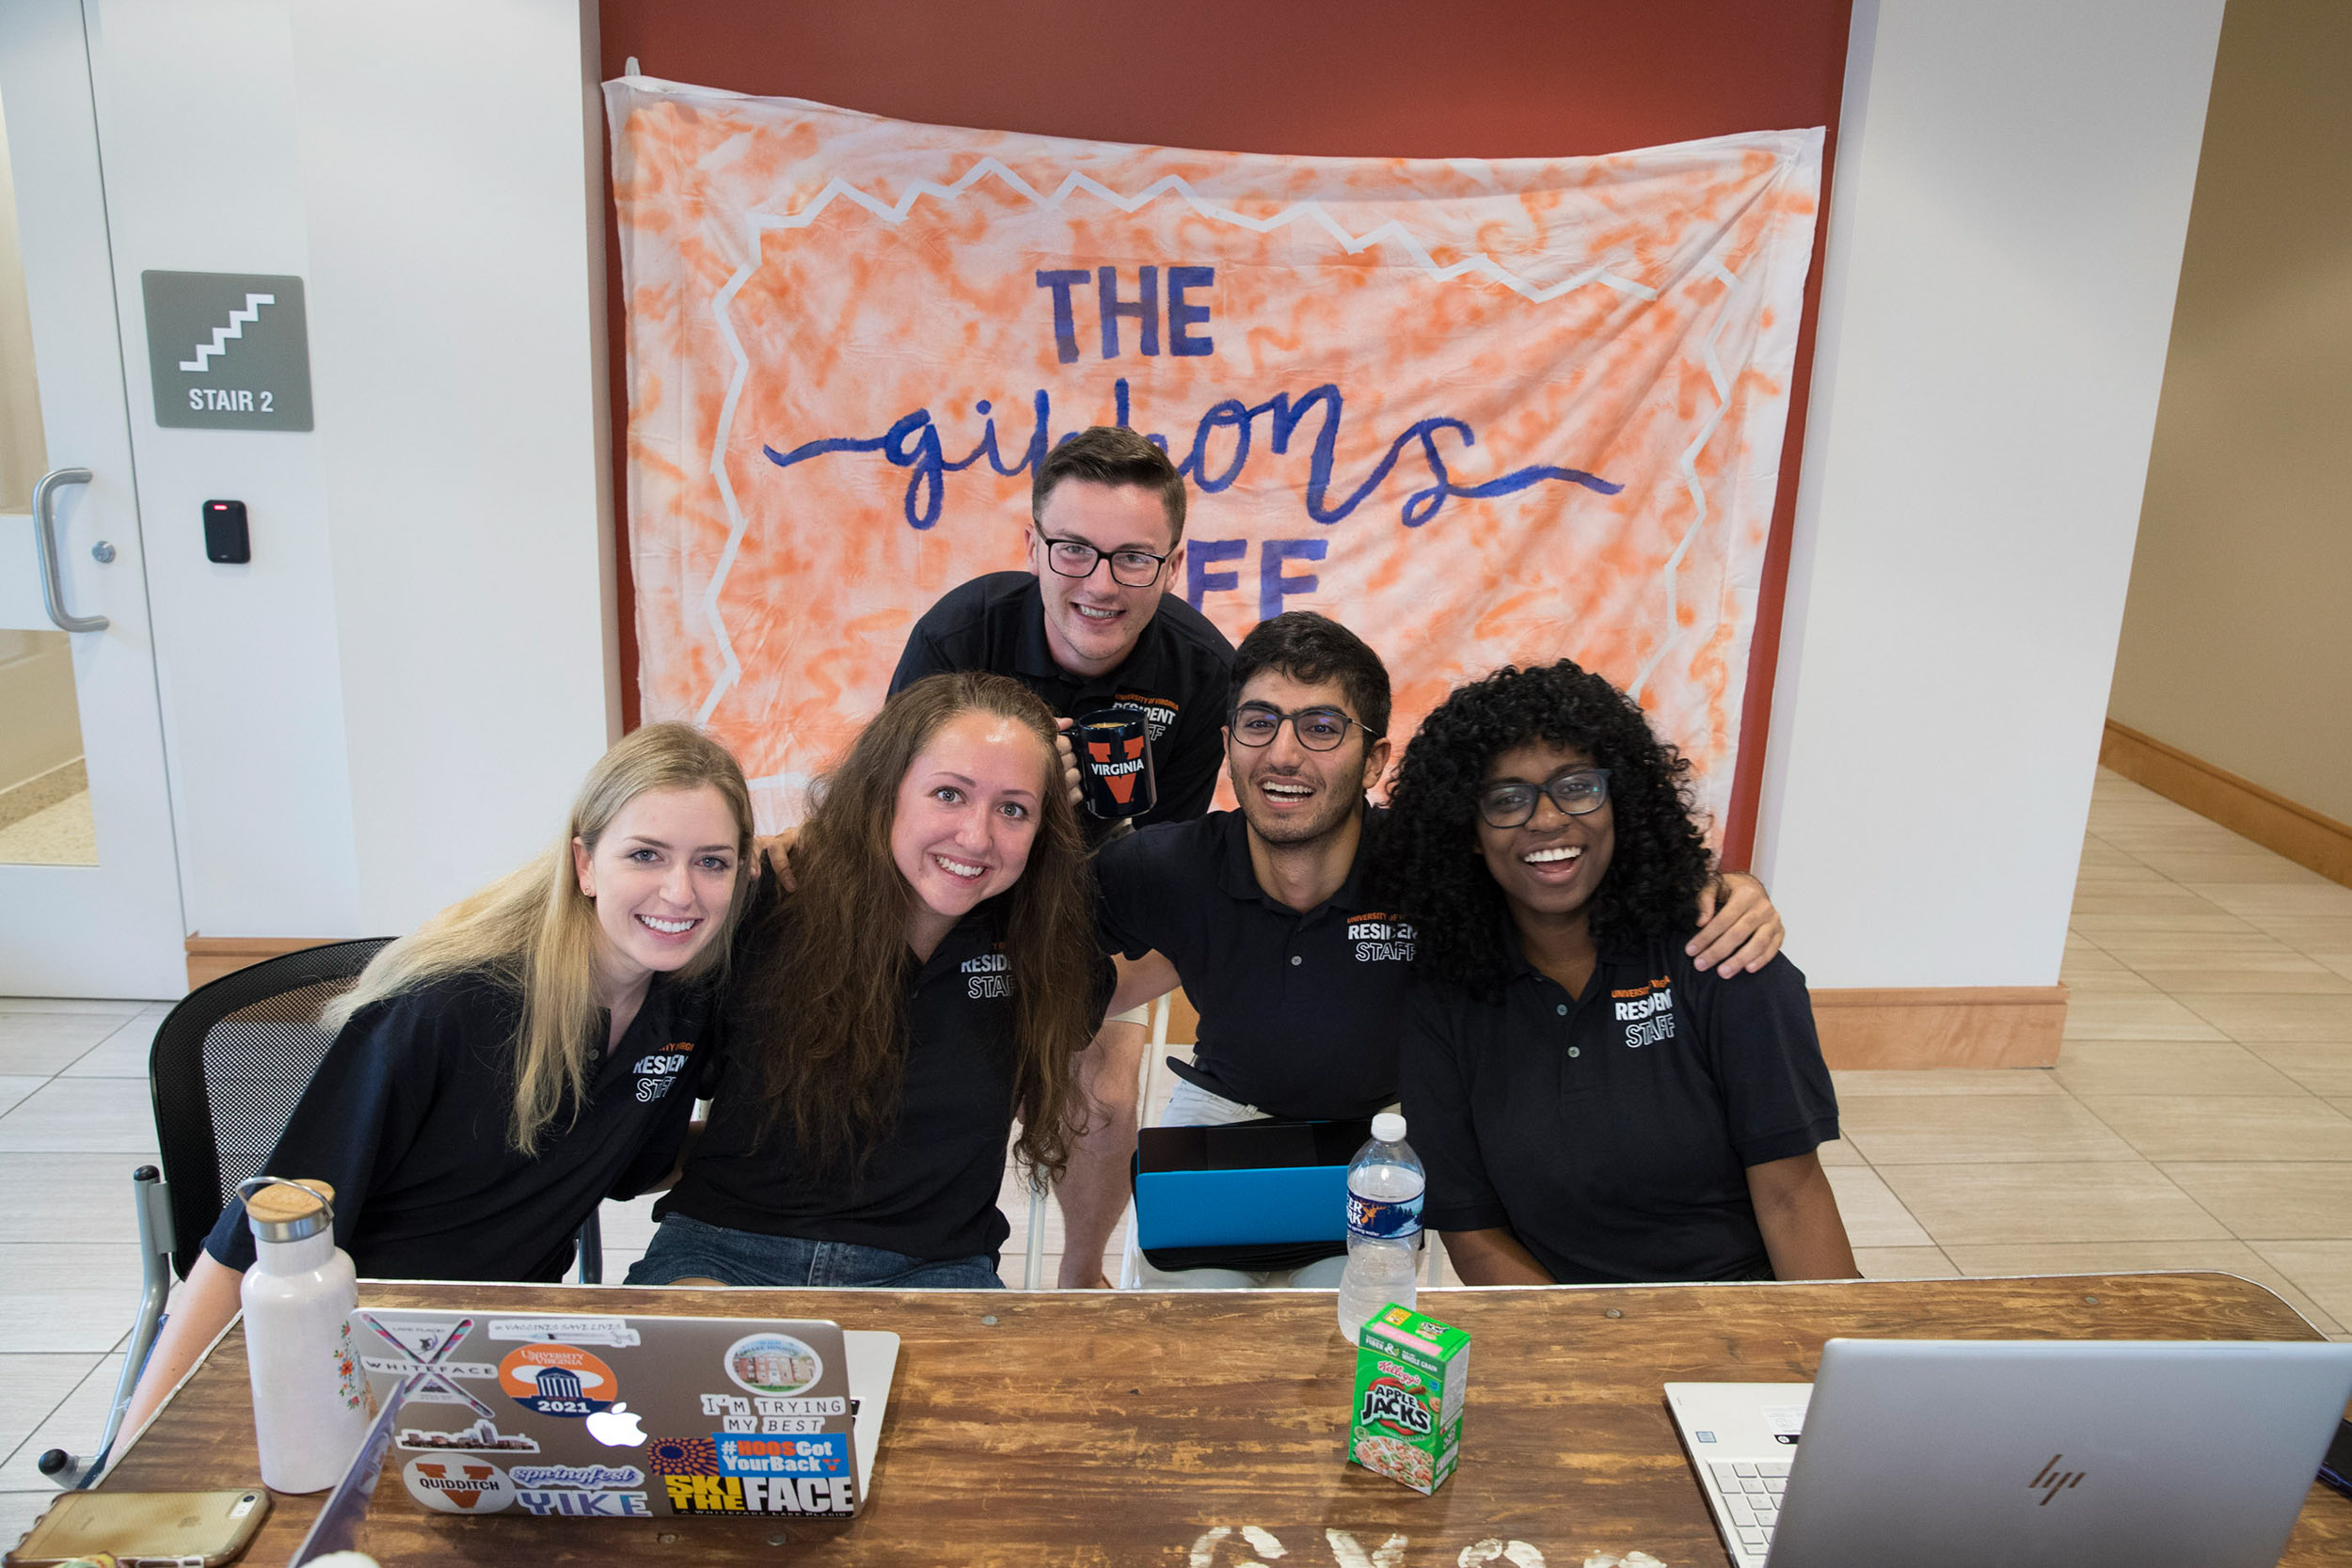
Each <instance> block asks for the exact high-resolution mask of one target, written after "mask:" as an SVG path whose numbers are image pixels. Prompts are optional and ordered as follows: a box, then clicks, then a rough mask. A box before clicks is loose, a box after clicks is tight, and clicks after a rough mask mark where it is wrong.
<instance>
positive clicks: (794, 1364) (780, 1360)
mask: <svg viewBox="0 0 2352 1568" xmlns="http://www.w3.org/2000/svg"><path fill="white" fill-rule="evenodd" d="M726 1369H727V1376H729V1377H730V1378H733V1379H734V1380H735V1386H737V1387H739V1388H748V1389H750V1390H751V1391H752V1392H753V1393H755V1394H797V1393H799V1392H800V1391H801V1390H802V1389H803V1388H806V1387H808V1386H810V1385H811V1384H813V1383H815V1382H816V1381H817V1380H818V1378H820V1377H823V1376H824V1375H825V1362H824V1358H823V1357H822V1356H820V1355H818V1354H817V1353H816V1352H815V1351H814V1350H812V1349H810V1348H809V1347H808V1346H807V1345H804V1344H803V1343H802V1342H801V1341H800V1340H798V1339H795V1338H792V1336H790V1335H789V1334H750V1335H746V1336H744V1337H743V1338H740V1339H738V1340H736V1341H735V1343H734V1344H732V1345H729V1346H728V1347H727V1359H726Z"/></svg>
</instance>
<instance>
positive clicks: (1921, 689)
mask: <svg viewBox="0 0 2352 1568" xmlns="http://www.w3.org/2000/svg"><path fill="white" fill-rule="evenodd" d="M2221 11H2222V0H2066V3H2064V4H2051V3H2049V0H1971V3H1970V4H1967V5H1953V4H1951V3H1950V0H1858V3H1857V4H1856V6H1855V8H1854V33H1853V40H1852V46H1851V55H1850V58H1849V64H1848V75H1847V100H1846V105H1845V110H1844V122H1843V130H1842V134H1841V138H1840V146H1839V149H1838V160H1837V171H1836V189H1835V191H1834V193H1833V197H1832V201H1831V206H1830V238H1829V248H1828V263H1827V269H1826V271H1825V273H1824V277H1823V287H1822V295H1821V322H1820V338H1819V348H1818V353H1817V358H1816V361H1815V366H1816V368H1815V371H1814V384H1813V394H1812V404H1811V416H1810V420H1809V421H1808V424H1809V428H1808V434H1807V438H1806V443H1805V453H1804V478H1803V482H1802V483H1801V485H1800V487H1799V490H1798V500H1797V529H1796V535H1795V539H1794V549H1793V551H1792V556H1791V561H1790V566H1789V577H1788V589H1789V592H1788V615H1787V619H1786V622H1785V624H1784V625H1785V629H1784V635H1783V639H1782V643H1781V647H1782V654H1781V665H1780V671H1779V675H1778V679H1777V682H1776V684H1775V688H1774V694H1773V705H1772V741H1771V746H1770V749H1769V751H1768V753H1767V761H1766V777H1765V787H1764V809H1763V812H1762V815H1761V816H1760V819H1759V822H1758V833H1757V851H1758V853H1757V867H1758V870H1759V872H1760V874H1762V875H1763V876H1764V877H1765V878H1766V879H1767V880H1768V882H1769V883H1770V884H1771V886H1772V892H1773V896H1774V898H1775V900H1776V901H1777V902H1778V903H1779V905H1780V907H1781V908H1782V910H1783V911H1785V912H1786V914H1787V916H1788V928H1789V932H1790V953H1791V956H1792V957H1794V958H1796V959H1797V961H1798V962H1799V963H1800V964H1801V965H1803V966H1804V969H1805V971H1806V973H1807V974H1808V975H1809V976H1810V978H1811V979H1812V981H1813V982H1814V983H1815V984H1816V985H1820V986H2004V985H2009V986H2014V985H2047V984H2050V983H2053V982H2054V981H2056V979H2057V978H2058V962H2059V958H2060V954H2061V951H2062V949H2063V946H2064V940H2065V927H2066V916H2067V910H2068V907H2069V904H2070V903H2071V901H2072V897H2073V893H2074V864H2075V861H2076V858H2077V855H2078V852H2079V849H2080V846H2081V835H2082V831H2083V824H2084V821H2085V818H2086V816H2087V815H2088V813H2089V808H2090V784H2091V779H2092V775H2093V770H2094V767H2095V762H2096V757H2097V752H2098V744H2099V735H2100V728H2101V723H2102V720H2103V715H2104V713H2105V710H2106V692H2107V683H2108V678H2109V674H2110V673H2111V671H2112V669H2113V667H2114V662H2115V649H2116V640H2117V635H2118V631H2119V628H2120V626H2121V625H2122V609H2123V594H2124V587H2125V584H2126V581H2127V580H2128V578H2129V574H2130V568H2131V559H2132V542H2133V535H2134V531H2135V530H2136V528H2137V522H2138V516H2139V501H2140V493H2141V488H2142V484H2143V482H2144V479H2145V476H2146V473H2147V466H2148V451H2149V441H2150V436H2151V434H2152V432H2153V426H2154V421H2155V411H2156V394H2157V389H2158V387H2159V384H2160V382H2161V379H2162V375H2163V371H2164V356H2165V345H2166V341H2167V336H2168V332H2169V323H2170V319H2171V313H2172V297H2173V292H2174V285H2175V281H2176V279H2177V277H2178V275H2179V270H2180V261H2181V248H2182V242H2183V238H2184V236H2185V232H2186V229H2187V222H2188V208H2189V196H2190V190H2191V187H2192V185H2193V183H2194V180H2195V176H2196V171H2197V157H2198V147H2199V141H2200V137H2201V131H2202V126H2203V122H2204V111H2205V98H2206V89H2207V85H2208V83H2209V81H2210V79H2211V76H2212V71H2213V60H2214V50H2215V42H2216V40H2217V37H2218V35H2219V31H2220V24H2221Z"/></svg>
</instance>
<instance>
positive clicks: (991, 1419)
mask: <svg viewBox="0 0 2352 1568" xmlns="http://www.w3.org/2000/svg"><path fill="white" fill-rule="evenodd" d="M361 1293H362V1297H363V1299H364V1300H365V1301H366V1302H367V1303H368V1304H369V1305H373V1306H382V1307H437V1308H441V1309H445V1310H446V1309H452V1308H454V1307H460V1306H464V1307H485V1306H486V1307H493V1308H499V1309H507V1310H516V1311H523V1310H544V1311H565V1312H605V1313H611V1312H618V1311H624V1310H627V1311H636V1312H667V1313H697V1314H707V1315H713V1316H736V1317H747V1316H774V1317H823V1318H833V1319H836V1320H838V1321H839V1322H840V1323H843V1324H845V1325H847V1326H850V1327H875V1328H891V1329H895V1330H897V1331H898V1333H899V1334H900V1335H901V1336H903V1338H904V1341H905V1342H904V1348H903V1350H902V1351H901V1354H900V1357H899V1362H898V1381H897V1384H896V1386H894V1388H893V1390H892V1393H891V1399H890V1413H889V1418H888V1422H887V1425H886V1426H885V1428H884V1430H883V1433H882V1451H881V1454H880V1457H879V1460H878V1463H877V1465H876V1467H875V1472H874V1497H873V1501H872V1503H871V1504H870V1506H869V1507H868V1509H867V1511H866V1514H865V1516H864V1517H863V1518H860V1519H858V1520H856V1521H855V1522H853V1523H850V1524H846V1525H812V1524H804V1523H788V1522H780V1521H777V1520H773V1519H758V1520H753V1519H745V1520H710V1519H705V1520H691V1521H690V1520H670V1519H645V1520H612V1521H604V1522H597V1523H587V1522H583V1521H567V1520H554V1519H537V1518H530V1517H524V1516H518V1515H510V1514H500V1515H498V1516H496V1517H492V1518H484V1519H463V1518H456V1517H452V1516H448V1515H426V1514H423V1513H411V1512H408V1509H409V1505H408V1504H407V1502H406V1500H405V1498H403V1497H398V1481H397V1480H394V1481H389V1482H387V1483H386V1487H385V1490H384V1491H382V1492H379V1494H378V1497H379V1499H380V1502H379V1509H380V1512H379V1513H378V1514H377V1516H376V1517H374V1518H373V1519H372V1520H371V1521H370V1523H369V1526H368V1533H367V1537H366V1544H367V1546H368V1548H369V1549H370V1550H371V1551H372V1552H373V1553H374V1555H375V1556H376V1557H377V1558H379V1559H380V1560H382V1561H384V1562H385V1563H387V1564H392V1563H421V1562H480V1563H485V1564H492V1563H494V1564H498V1565H500V1568H507V1565H511V1564H514V1563H518V1562H532V1563H538V1562H602V1561H621V1560H629V1561H646V1562H676V1563H695V1564H701V1563H711V1562H735V1561H759V1562H776V1561H803V1560H805V1561H815V1562H846V1561H858V1562H878V1563H909V1564H917V1563H919V1564H923V1565H925V1568H930V1565H931V1564H937V1563H992V1564H1005V1565H1007V1568H1041V1565H1044V1564H1049V1563H1050V1564H1055V1565H1060V1564H1113V1563H1116V1564H1127V1563H1155V1564H1167V1565H1169V1568H1179V1565H1184V1568H1216V1565H1227V1568H1230V1565H1232V1564H1238V1563H1243V1562H1250V1561H1256V1562H1272V1563H1275V1564H1276V1568H1307V1565H1316V1568H1322V1565H1336V1568H1422V1565H1428V1568H1438V1565H1445V1568H1453V1565H1454V1564H1456V1563H1457V1562H1458V1563H1476V1562H1480V1561H1484V1560H1494V1561H1497V1562H1498V1563H1499V1564H1509V1563H1518V1565H1519V1568H1529V1565H1530V1564H1533V1563H1534V1561H1535V1559H1534V1558H1533V1557H1531V1556H1529V1555H1527V1554H1526V1553H1525V1552H1524V1551H1523V1550H1519V1551H1517V1554H1516V1555H1515V1556H1512V1557H1508V1558H1506V1557H1503V1556H1502V1555H1501V1554H1502V1552H1503V1551H1504V1550H1505V1548H1506V1546H1508V1545H1509V1544H1511V1543H1515V1542H1517V1543H1525V1544H1529V1545H1532V1546H1534V1548H1535V1549H1536V1550H1537V1551H1538V1552H1540V1553H1541V1555H1542V1560H1543V1561H1544V1562H1545V1563H1547V1564H1549V1568H1580V1565H1581V1564H1582V1563H1583V1562H1584V1560H1585V1558H1586V1557H1587V1556H1588V1555H1589V1554H1595V1553H1613V1554H1616V1555H1618V1556H1623V1555H1625V1554H1628V1553H1630V1552H1633V1551H1636V1550H1639V1551H1645V1552H1647V1553H1649V1554H1650V1555H1651V1556H1652V1557H1655V1558H1658V1559H1661V1560H1663V1561H1664V1562H1666V1563H1668V1564H1671V1565H1674V1568H1689V1565H1692V1564H1703V1565H1708V1568H1712V1565H1716V1564H1721V1563H1723V1562H1724V1561H1725V1557H1724V1551H1723V1548H1722V1546H1721V1544H1719V1543H1718V1541H1717V1538H1716V1535H1715V1531H1714V1528H1713V1527H1712V1526H1711V1525H1709V1524H1708V1517H1707V1508H1706V1503H1705V1502H1704V1500H1703V1499H1702V1498H1701V1497H1700V1495H1699V1489H1698V1484H1697V1482H1696V1481H1694V1480H1693V1479H1692V1475H1691V1472H1690V1467H1689V1465H1687V1464H1686V1462H1685V1461H1684V1459H1683V1456H1682V1452H1681V1449H1680V1447H1679V1446H1678V1444H1677V1440H1676V1437H1675V1433H1674V1427H1673V1424H1672V1422H1671V1420H1670V1419H1669V1418H1668V1417H1667V1415H1666V1410H1665V1404H1664V1398H1663V1395H1662V1393H1661V1385H1662V1384H1664V1383H1665V1382H1666V1381H1667V1380H1669V1379H1702V1380H1705V1379H1721V1380H1759V1381H1762V1380H1772V1379H1776V1378H1788V1379H1790V1380H1791V1381H1797V1380H1804V1379H1809V1378H1811V1377H1812V1376H1813V1374H1814V1372H1815V1370H1816V1368H1817V1365H1818V1360H1819V1357H1820V1348H1821V1342H1822V1340H1823V1339H1825V1338H1830V1337H1832V1336H1836V1335H1866V1336H1901V1337H1914V1338H2041V1337H2049V1338H2061V1337H2063V1338H2151V1339H2166V1338H2246V1339H2308V1338H2315V1337H2316V1336H2314V1335H2313V1333H2312V1329H2311V1326H2310V1325H2309V1324H2307V1323H2304V1322H2303V1320H2302V1319H2300V1318H2298V1317H2297V1316H2296V1314H2295V1313H2294V1312H2293V1311H2292V1310H2290V1309H2289V1308H2288V1307H2287V1306H2286V1305H2285V1304H2284V1303H2283V1302H2281V1301H2280V1300H2279V1298H2278V1297H2276V1296H2274V1295H2272V1294H2271V1293H2270V1292H2269V1291H2265V1290H2263V1289H2262V1288H2261V1287H2259V1286H2256V1285H2252V1284H2249V1283H2248V1282H2247V1281H2245V1280H2242V1279H2238V1278H2234V1277H2233V1276H2231V1275H2218V1274H2177V1275H2073V1276H2065V1277H2058V1278H2040V1279H2001V1280H1933V1281H1920V1282H1881V1283H1857V1284H1851V1285H1717V1286H1678V1287H1677V1286H1666V1287H1649V1288H1640V1289H1616V1288H1582V1289H1570V1290H1549V1291H1459V1290H1455V1291H1428V1292H1426V1293H1425V1294H1424V1295H1423V1297H1422V1305H1423V1307H1424V1308H1425V1309H1426V1310H1428V1311H1429V1312H1431V1313H1432V1315H1434V1316H1437V1317H1439V1318H1443V1319H1445V1320H1447V1321H1448V1322H1452V1323H1459V1324H1461V1325H1462V1326H1463V1327H1465V1328H1468V1329H1469V1330H1470V1333H1471V1334H1472V1335H1473V1336H1474V1339H1473V1342H1472V1346H1471V1353H1470V1406H1469V1411H1468V1415H1467V1418H1466V1420H1465V1424H1464V1429H1463V1451H1462V1463H1461V1468H1460V1469H1459V1470H1458V1471H1457V1472H1456V1473H1455V1474H1454V1477H1453V1479H1452V1480H1450V1481H1447V1482H1446V1483H1445V1485H1444V1486H1443V1487H1442V1488H1440V1489H1439V1491H1438V1495H1437V1496H1436V1497H1419V1496H1416V1495H1415V1494H1413V1493H1411V1492H1407V1491H1406V1490H1405V1489H1404V1488H1403V1487H1401V1486H1398V1485H1396V1484H1395V1483H1393V1482H1391V1481H1384V1480H1382V1479H1381V1478H1379V1477H1377V1476H1373V1475H1369V1474H1367V1473H1366V1472H1364V1471H1362V1470H1360V1469H1357V1468H1354V1467H1352V1466H1350V1465H1347V1464H1346V1463H1345V1462H1344V1461H1343V1457H1342V1445H1343V1433H1344V1431H1345V1426H1346V1413H1347V1405H1348V1400H1349V1397H1350V1393H1351V1390H1352V1368H1353V1362H1352V1357H1351V1353H1350V1352H1349V1351H1348V1350H1347V1348H1346V1347H1345V1346H1343V1344H1342V1343H1341V1341H1340V1338H1339V1335H1338V1332H1337V1331H1336V1330H1335V1329H1334V1327H1333V1326H1332V1322H1331V1297H1330V1295H1329V1294H1328V1293H1323V1294H1299V1295H1289V1294H1263V1293H1258V1294H1252V1293H1248V1292H1213V1293H1212V1292H1200V1293H1185V1292H1178V1293H1168V1294H1125V1295H1112V1294H1102V1293H1094V1292H1079V1291H1073V1292H1055V1293H1041V1294H1033V1295H1032V1294H1022V1293H1016V1292H1009V1291H1008V1292H1003V1293H998V1292H993V1291H992V1292H978V1291H974V1292H969V1293H966V1292H953V1293H948V1292H941V1293H935V1294H920V1293H911V1294H899V1293H894V1292H883V1291H631V1292H628V1293H627V1294H624V1293H622V1292H621V1291H616V1290H613V1289H610V1288H607V1289H602V1290H597V1289H584V1288H580V1287H560V1286H546V1287H539V1286H462V1287H461V1286H438V1285H406V1284H391V1283H373V1284H363V1285H362V1287H361ZM248 1409H249V1403H248V1397H247V1393H246V1368H245V1346H244V1341H243V1339H242V1338H241V1337H240V1336H239V1335H238V1334H236V1333H232V1334H230V1337H229V1338H227V1339H225V1340H224V1341H223V1342H222V1344H221V1346H220V1348H219V1350H218V1351H217V1352H215V1354H214V1355H213V1357H212V1359H211V1361H210V1362H209V1363H207V1364H206V1365H205V1366H204V1367H203V1368H202V1369H200V1370H199V1371H198V1372H197V1374H196V1375H195V1377H194V1378H193V1379H192V1380H191V1381H190V1382H189V1383H188V1384H187V1386H185V1387H183V1389H182V1390H181V1392H180V1394H179V1396H178V1397H177V1398H176V1399H175V1400H174V1401H173V1402H172V1403H171V1404H170V1405H169V1406H168V1407H167V1408H166V1410H165V1411H164V1413H163V1414H162V1415H161V1416H160V1417H159V1418H157V1419H156V1421H155V1422H154V1423H153V1424H152V1425H151V1427H150V1428H149V1429H148V1431H147V1433H146V1434H145V1435H144V1436H143V1437H142V1438H141V1439H140V1440H139V1441H138V1443H137V1444H136V1445H135V1447H134V1448H133V1449H131V1450H130V1451H129V1452H128V1453H126V1454H125V1455H124V1456H123V1457H122V1459H121V1461H120V1463H119V1465H117V1466H116V1468H115V1470H114V1472H113V1473H112V1474H111V1475H110V1476H109V1477H108V1478H107V1481H106V1484H107V1485H108V1486H110V1487H121V1488H125V1489H139V1490H147V1489H176V1488H187V1487H196V1486H208V1487H226V1486H232V1485H244V1484H249V1483H251V1482H252V1481H253V1480H254V1478H255V1477H256V1476H257V1475H258V1474H259V1471H258V1468H257V1466H256V1464H255V1461H254V1457H253V1428H252V1422H251V1418H250V1416H249V1414H248ZM319 1502H320V1499H319V1498H317V1497H285V1498H280V1499H279V1500H278V1508H277V1509H276V1511H275V1512H274V1513H272V1514H271V1516H270V1520H269V1523H268V1525H267V1527H266V1528H264V1529H263V1530H262V1534H261V1536H260V1537H259V1539H258V1540H257V1542H256V1544H255V1545H254V1547H253V1549H252V1552H251V1555H250V1557H249V1558H248V1559H247V1560H248V1561H250V1562H253V1563H256V1564H262V1565H267V1568H276V1565H278V1564H280V1563H284V1562H286V1561H287V1560H289V1559H290V1558H291V1557H292V1555H293V1552H294V1547H295V1546H296V1545H297V1544H299V1542H300V1540H301V1537H302V1534H303V1531H304V1530H305V1529H306V1528H308V1527H309V1524H310V1518H311V1516H312V1514H313V1513H315V1512H316V1511H317V1508H318V1505H319ZM1245 1526H1247V1527H1250V1528H1252V1529H1253V1530H1255V1531H1263V1532H1267V1533H1270V1534H1271V1536H1272V1537H1273V1539H1274V1542H1278V1543H1279V1545H1280V1547H1281V1548H1282V1555H1281V1556H1280V1557H1279V1559H1277V1558H1276V1557H1275V1556H1274V1550H1275V1548H1274V1545H1273V1544H1270V1543H1268V1542H1267V1541H1266V1540H1265V1539H1263V1536H1254V1535H1245V1534H1244V1533H1243V1527H1245ZM1219 1529H1222V1530H1224V1531H1225V1532H1226V1533H1225V1534H1223V1535H1221V1536H1214V1532H1216V1531H1217V1530H1219ZM1327 1532H1339V1533H1338V1534H1337V1535H1333V1534H1328V1533H1327ZM1213 1536H1214V1538H1212V1537H1213ZM1481 1543H1486V1544H1485V1545H1481ZM1465 1548H1472V1550H1471V1551H1470V1555H1469V1556H1468V1557H1465V1556H1464V1550H1465ZM1488 1554H1492V1555H1491V1556H1489V1555H1488ZM2347 1559H2352V1499H2346V1498H2344V1497H2338V1496H2336V1495H2335V1494H2334V1493H2331V1492H2328V1491H2327V1490H2325V1489H2324V1488H2319V1487H2316V1486H2314V1488H2313V1489H2312V1497H2310V1499H2309V1500H2308V1501H2307V1502H2306V1504H2305V1506H2304V1510H2303V1515H2302V1519H2301V1522H2300V1523H2299V1524H2298V1525H2297V1527H2296V1534H2295V1537H2294V1540H2293V1544H2291V1546H2290V1547H2289V1550H2288V1553H2287V1557H2286V1561H2288V1562H2290V1563H2296V1564H2301V1563H2318V1562H2323V1561H2327V1562H2342V1561H2344V1560H2347Z"/></svg>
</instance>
